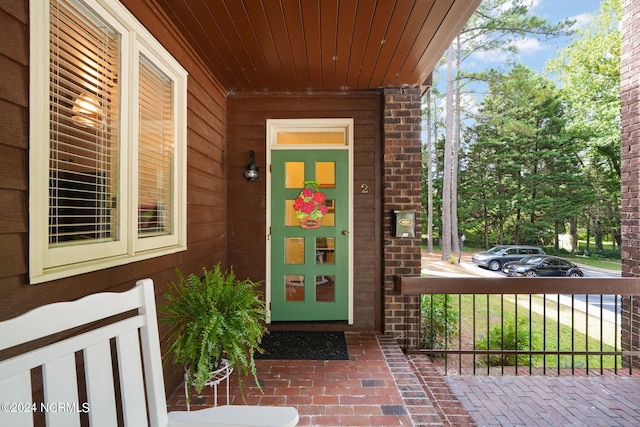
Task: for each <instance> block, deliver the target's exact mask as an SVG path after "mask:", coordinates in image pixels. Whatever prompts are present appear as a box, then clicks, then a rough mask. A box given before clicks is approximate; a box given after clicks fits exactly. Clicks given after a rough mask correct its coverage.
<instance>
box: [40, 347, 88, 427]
mask: <svg viewBox="0 0 640 427" xmlns="http://www.w3.org/2000/svg"><path fill="white" fill-rule="evenodd" d="M76 375H77V374H76V358H75V354H74V353H71V354H67V355H66V356H64V357H61V358H59V359H56V360H52V361H50V362H47V363H45V364H44V365H42V383H43V387H44V405H46V410H45V411H44V412H45V419H46V422H47V427H80V413H79V411H78V410H77V409H75V408H74V407H73V405H78V380H77V376H76ZM66 405H69V406H66ZM74 409H75V410H74Z"/></svg>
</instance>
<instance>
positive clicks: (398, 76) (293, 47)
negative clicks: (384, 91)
mask: <svg viewBox="0 0 640 427" xmlns="http://www.w3.org/2000/svg"><path fill="white" fill-rule="evenodd" d="M156 1H157V3H158V4H159V5H160V7H161V8H162V9H163V10H164V11H165V12H166V13H167V16H169V18H170V19H171V20H172V21H173V22H174V23H175V24H176V26H177V27H178V28H179V29H180V31H181V32H182V33H183V34H184V36H185V38H186V39H187V41H188V42H189V43H190V44H191V45H192V46H193V47H194V48H195V49H196V51H197V52H198V53H199V54H200V55H202V58H203V59H204V61H205V62H206V64H207V66H208V67H209V68H210V69H211V70H212V72H213V74H214V75H215V76H216V77H217V78H218V79H219V80H220V82H221V84H222V85H223V86H224V87H225V89H227V90H228V91H229V92H230V93H231V92H250V93H270V92H285V93H286V92H342V91H353V90H370V89H377V88H384V87H404V86H420V85H423V84H424V83H425V81H426V80H427V79H428V77H429V75H430V73H431V72H432V70H433V67H434V66H435V64H436V63H437V61H438V60H439V59H440V57H441V56H442V54H443V53H444V51H445V50H446V48H447V47H448V45H449V44H450V43H451V41H452V40H453V38H454V37H455V36H456V34H457V33H458V32H459V31H460V29H461V28H462V27H463V26H464V24H465V23H466V21H467V20H468V19H469V17H470V16H471V14H472V13H473V12H474V10H475V9H476V7H477V6H478V4H479V3H480V0H383V1H382V0H321V1H320V0H156Z"/></svg>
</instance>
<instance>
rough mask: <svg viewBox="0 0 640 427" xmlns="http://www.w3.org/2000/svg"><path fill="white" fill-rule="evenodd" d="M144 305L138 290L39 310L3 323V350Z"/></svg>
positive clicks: (0, 326)
mask: <svg viewBox="0 0 640 427" xmlns="http://www.w3.org/2000/svg"><path fill="white" fill-rule="evenodd" d="M141 301H142V289H140V287H135V288H133V289H131V290H129V291H127V292H121V293H113V292H105V293H102V294H93V295H89V296H86V297H84V298H81V299H79V300H77V301H70V302H58V303H53V304H48V305H45V306H42V307H38V308H36V309H34V310H31V311H30V312H28V313H25V314H23V315H21V316H18V317H15V318H13V319H9V320H5V321H3V322H1V323H0V350H4V349H5V348H10V347H13V346H15V345H18V344H22V343H26V342H29V341H33V340H36V339H39V338H42V337H46V336H49V335H53V334H57V333H59V332H62V331H66V330H68V329H71V328H75V327H76V326H81V325H86V324H89V323H91V322H95V321H97V320H103V319H106V318H108V317H111V316H114V315H116V314H120V313H126V312H127V311H129V310H134V309H138V308H139V307H140V304H141ZM16 331H20V333H19V334H18V333H16Z"/></svg>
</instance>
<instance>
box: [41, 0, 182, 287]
mask: <svg viewBox="0 0 640 427" xmlns="http://www.w3.org/2000/svg"><path fill="white" fill-rule="evenodd" d="M68 1H69V2H70V3H76V4H80V5H82V6H83V7H84V8H86V9H89V10H91V11H92V12H93V13H95V14H96V15H97V16H100V17H101V18H102V19H104V20H105V21H108V22H109V23H110V25H111V26H112V27H113V28H114V29H116V31H118V32H120V34H121V55H122V58H121V70H120V80H119V84H120V94H121V105H120V113H119V118H120V122H119V132H120V147H121V149H120V151H119V159H118V163H119V165H120V168H119V178H118V179H119V194H117V205H116V206H117V210H118V221H119V223H118V226H117V228H118V236H119V237H118V239H116V240H115V241H109V242H105V243H102V242H96V243H90V244H82V245H76V246H73V245H70V246H61V247H50V245H49V237H48V221H49V0H44V1H43V0H31V1H30V28H31V30H30V94H29V107H30V112H29V132H30V136H29V145H30V149H29V162H30V163H29V274H30V283H31V284H36V283H42V282H46V281H50V280H55V279H60V278H64V277H69V276H73V275H77V274H82V273H87V272H91V271H96V270H100V269H105V268H109V267H114V266H118V265H123V264H127V263H132V262H137V261H141V260H144V259H149V258H153V257H158V256H162V255H167V254H171V253H175V252H179V251H184V250H186V249H187V208H186V202H187V201H186V193H187V178H186V170H187V167H186V166H187V165H186V162H187V156H186V145H187V72H186V71H185V70H184V68H183V67H182V66H181V65H180V64H179V63H178V62H177V61H176V60H175V59H174V58H173V57H172V56H171V54H170V53H169V52H168V51H167V50H166V49H165V48H164V47H163V46H162V45H161V44H160V43H159V42H158V41H157V40H156V39H155V38H154V37H153V36H152V35H151V34H150V33H149V32H148V31H147V30H146V29H145V28H144V27H143V26H142V24H140V22H138V20H137V19H136V18H135V17H134V16H133V15H131V13H130V12H129V11H128V10H127V9H126V8H124V6H122V5H121V4H120V3H119V2H115V1H112V0H68ZM141 54H144V56H145V57H146V58H147V59H149V60H150V61H152V62H153V63H154V65H155V66H157V67H158V68H159V69H160V70H162V72H164V73H165V74H166V75H167V76H169V78H170V79H171V80H172V83H173V112H174V116H173V119H174V135H173V137H174V158H173V162H174V163H173V171H174V174H173V182H172V186H173V212H172V215H173V229H172V230H171V232H170V233H169V234H168V235H164V236H157V237H145V238H139V237H138V229H137V224H138V191H137V183H138V164H137V160H138V155H137V152H138V145H137V139H138V136H137V131H138V126H137V120H136V119H135V117H137V115H136V114H137V111H138V108H137V102H138V97H137V95H138V93H137V90H136V89H137V78H138V74H137V72H138V58H139V56H140V55H141Z"/></svg>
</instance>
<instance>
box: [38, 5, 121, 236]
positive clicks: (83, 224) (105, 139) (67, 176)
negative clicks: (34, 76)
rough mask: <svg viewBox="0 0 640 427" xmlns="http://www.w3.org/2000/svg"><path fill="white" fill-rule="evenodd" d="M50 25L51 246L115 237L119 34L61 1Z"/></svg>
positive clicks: (81, 10) (94, 16)
mask: <svg viewBox="0 0 640 427" xmlns="http://www.w3.org/2000/svg"><path fill="white" fill-rule="evenodd" d="M49 28H50V34H49V76H50V79H49V105H50V108H49V111H50V120H49V233H48V234H49V246H50V247H58V246H68V245H77V244H83V243H95V242H98V241H112V240H116V239H118V236H119V230H117V225H116V224H117V215H116V211H115V209H114V208H115V206H114V205H115V201H116V197H117V194H118V186H119V182H118V179H117V177H118V173H117V172H118V167H119V165H118V158H119V155H118V151H119V145H120V144H119V140H118V134H119V132H118V111H119V86H118V74H119V68H120V65H119V64H120V36H119V34H118V33H117V32H116V31H114V30H113V29H112V28H110V26H109V25H108V24H107V23H106V22H105V21H104V20H102V19H100V18H99V17H98V16H96V15H94V14H93V13H91V12H90V11H89V10H88V9H85V8H83V7H81V6H80V5H79V4H74V6H72V5H70V4H68V3H66V2H58V1H52V2H51V3H50V27H49Z"/></svg>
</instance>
